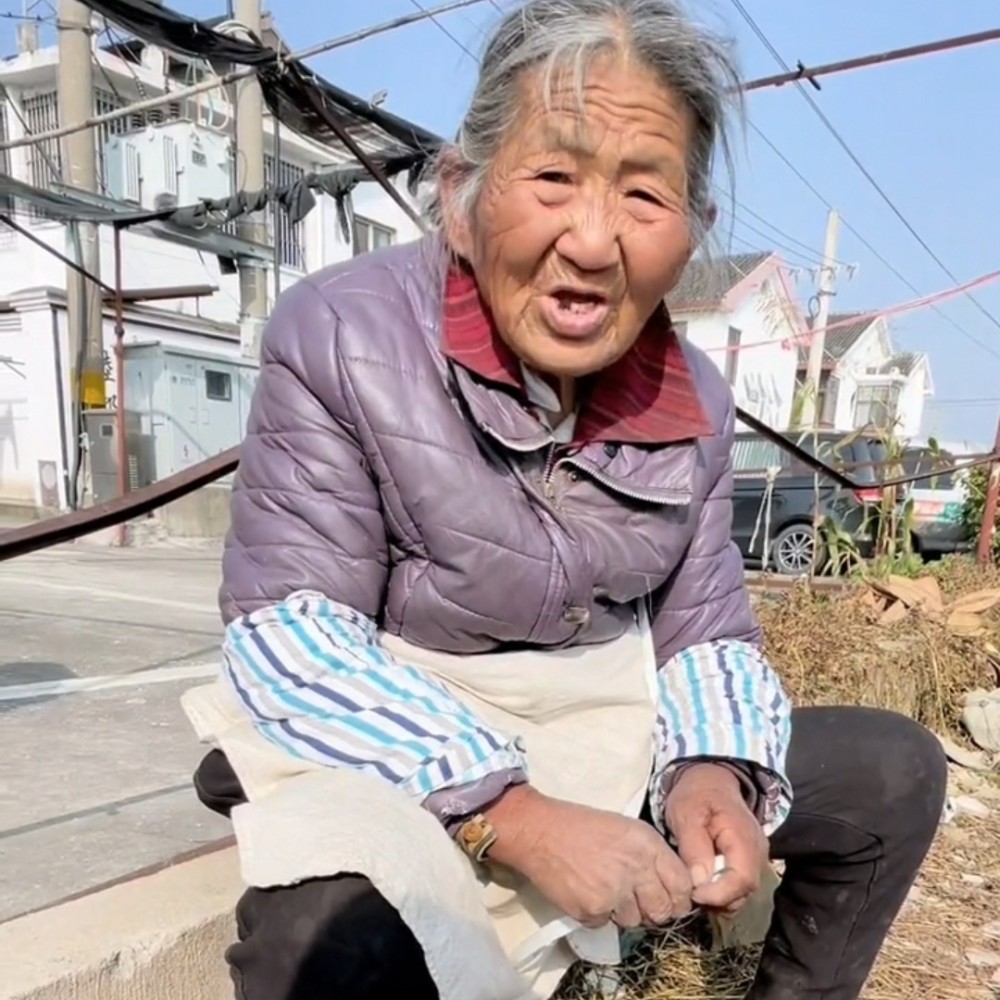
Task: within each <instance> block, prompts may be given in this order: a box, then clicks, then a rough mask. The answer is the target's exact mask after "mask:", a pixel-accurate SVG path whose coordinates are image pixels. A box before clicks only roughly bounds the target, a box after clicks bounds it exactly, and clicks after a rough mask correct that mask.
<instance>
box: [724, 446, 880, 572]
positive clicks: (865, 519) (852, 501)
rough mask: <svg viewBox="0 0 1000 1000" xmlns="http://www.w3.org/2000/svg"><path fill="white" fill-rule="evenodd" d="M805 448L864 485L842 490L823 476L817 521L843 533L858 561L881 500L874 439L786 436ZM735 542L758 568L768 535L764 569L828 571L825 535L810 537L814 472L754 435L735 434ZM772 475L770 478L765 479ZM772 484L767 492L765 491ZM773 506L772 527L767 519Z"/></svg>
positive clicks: (868, 545) (867, 551) (868, 540)
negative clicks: (827, 521)
mask: <svg viewBox="0 0 1000 1000" xmlns="http://www.w3.org/2000/svg"><path fill="white" fill-rule="evenodd" d="M785 436H786V437H788V438H789V440H791V441H793V442H794V443H796V444H798V445H799V446H800V447H801V448H802V449H803V450H805V451H807V452H809V453H810V454H812V453H813V452H814V443H815V445H816V448H815V454H816V456H817V457H818V458H821V459H822V460H823V461H824V462H826V464H827V465H830V466H833V467H834V468H836V469H838V470H842V471H843V472H844V473H845V474H846V475H847V476H848V477H849V478H850V479H852V480H853V481H854V482H856V483H858V484H859V486H860V487H861V488H860V489H858V490H856V491H850V490H847V489H846V488H844V487H841V486H839V485H838V484H837V483H835V482H832V481H831V480H830V479H829V477H826V476H824V475H823V474H822V473H821V474H820V476H819V497H818V499H819V504H818V506H819V515H820V519H821V520H822V519H824V518H827V517H829V518H830V519H831V521H833V523H834V524H836V525H838V526H839V527H840V528H841V529H842V530H843V531H845V532H847V533H848V534H849V535H850V536H851V537H852V538H853V539H854V542H855V544H856V545H857V547H858V550H859V552H860V554H861V555H862V556H866V555H869V554H870V553H871V549H872V542H873V537H874V526H875V524H876V519H877V516H878V511H879V507H880V503H881V499H882V493H881V490H880V489H879V487H878V482H879V479H880V478H882V475H883V467H882V466H881V465H880V464H879V463H884V462H885V459H886V455H885V447H884V445H882V444H881V443H880V442H879V441H877V440H874V439H872V438H869V437H865V436H862V435H858V434H856V433H854V432H846V433H840V432H836V431H820V432H819V433H818V434H817V435H815V436H814V435H813V433H812V432H811V431H805V432H802V433H801V434H794V435H793V434H786V435H785ZM732 454H733V471H734V477H735V484H734V489H733V532H732V536H733V540H734V541H735V542H736V544H737V545H738V546H739V549H740V552H741V553H742V554H743V559H744V561H745V562H746V563H748V564H751V565H757V566H759V565H761V564H762V562H763V558H762V556H763V552H764V539H765V535H766V536H767V538H768V539H769V543H770V550H769V555H768V559H767V565H768V568H770V569H774V570H775V571H777V572H778V573H782V574H786V575H790V576H797V575H799V574H804V573H808V572H809V571H810V569H811V568H813V567H814V566H815V567H816V568H817V569H822V568H824V567H825V564H826V562H827V553H826V550H825V547H824V545H823V538H822V535H820V537H819V538H818V539H814V536H813V510H814V506H815V501H816V490H815V482H814V474H813V470H812V469H811V468H810V467H809V466H807V465H805V464H804V463H803V462H801V461H800V460H799V459H797V458H795V457H794V456H792V455H791V454H789V452H787V451H785V450H783V449H782V448H779V447H778V445H776V444H775V443H774V442H772V441H769V440H768V439H767V438H765V437H763V436H762V435H760V434H757V433H754V432H750V431H747V432H737V434H736V440H735V442H734V444H733V453H732ZM769 472H771V474H772V476H773V482H772V481H771V478H772V477H769ZM769 483H770V488H769ZM768 506H770V521H769V522H768V520H767V515H768Z"/></svg>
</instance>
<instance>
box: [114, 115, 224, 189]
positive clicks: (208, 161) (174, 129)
mask: <svg viewBox="0 0 1000 1000" xmlns="http://www.w3.org/2000/svg"><path fill="white" fill-rule="evenodd" d="M229 145H230V143H229V138H228V137H227V136H225V135H222V134H220V133H218V132H214V131H212V130H211V129H206V128H203V127H202V126H199V125H196V124H194V123H193V122H186V121H169V122H164V123H163V124H159V125H151V126H149V127H148V128H146V129H144V130H143V131H141V132H133V133H129V134H126V135H121V136H113V137H112V138H110V139H109V140H108V141H107V143H105V147H104V163H105V171H104V172H105V183H106V186H107V189H108V194H109V195H111V197H113V198H119V199H121V200H123V201H131V202H136V203H138V204H141V205H143V207H145V208H154V207H156V203H157V201H159V202H160V203H161V204H162V201H163V198H164V196H172V197H173V198H175V199H176V204H178V205H182V206H184V205H193V204H195V203H196V202H198V201H200V200H201V199H203V198H211V199H216V198H228V197H229V196H230V194H231V193H232V161H231V158H230V155H229Z"/></svg>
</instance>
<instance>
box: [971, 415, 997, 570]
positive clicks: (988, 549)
mask: <svg viewBox="0 0 1000 1000" xmlns="http://www.w3.org/2000/svg"><path fill="white" fill-rule="evenodd" d="M993 451H994V452H1000V421H998V422H997V434H996V438H995V439H994V441H993ZM998 497H1000V462H991V463H990V475H989V478H988V479H987V480H986V503H985V504H984V505H983V523H982V524H981V525H980V526H979V544H978V545H977V546H976V555H977V557H978V559H979V562H980V564H981V565H983V566H989V565H990V564H991V563H992V562H993V535H994V532H995V531H996V523H997V501H998Z"/></svg>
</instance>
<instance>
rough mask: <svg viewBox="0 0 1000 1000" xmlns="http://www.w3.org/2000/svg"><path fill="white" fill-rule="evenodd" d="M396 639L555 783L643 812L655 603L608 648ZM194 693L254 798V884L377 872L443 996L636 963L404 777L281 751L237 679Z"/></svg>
mask: <svg viewBox="0 0 1000 1000" xmlns="http://www.w3.org/2000/svg"><path fill="white" fill-rule="evenodd" d="M381 643H382V645H383V648H385V649H386V650H388V651H389V652H391V653H392V654H393V655H394V656H395V657H396V658H397V659H399V660H400V661H404V662H408V663H411V664H413V665H414V666H416V667H419V668H421V669H422V670H424V671H425V672H426V673H428V674H430V675H432V676H434V677H437V678H438V679H439V680H440V681H441V682H442V683H443V684H444V685H445V686H446V687H447V688H448V689H449V690H450V691H451V692H452V693H453V694H454V695H455V696H456V697H457V698H458V699H459V700H460V701H461V702H462V703H463V704H464V705H466V706H467V707H468V708H470V709H471V710H473V711H474V712H476V713H477V714H478V715H479V716H480V717H481V718H482V719H483V720H484V721H485V722H487V723H489V724H490V725H491V726H492V727H493V728H495V729H496V730H498V731H500V732H502V733H507V734H508V735H510V736H511V737H520V738H521V739H522V740H523V746H524V749H525V751H526V755H527V761H528V773H529V777H530V780H531V784H532V785H533V786H534V787H535V788H537V789H538V790H539V791H540V792H543V793H544V794H546V795H551V796H555V797H557V798H561V799H565V800H568V801H571V802H577V803H581V804H584V805H589V806H593V807H595V808H600V809H607V810H611V811H615V812H619V813H622V814H625V815H629V816H637V815H638V813H639V810H640V809H641V807H642V803H643V801H644V799H645V795H646V790H647V784H648V781H649V776H650V773H651V770H652V765H653V729H654V723H655V717H656V690H657V686H656V660H655V655H654V650H653V643H652V637H651V635H650V629H649V622H648V617H647V615H646V612H645V609H642V610H641V611H640V613H639V615H638V619H637V621H636V622H635V623H634V624H633V625H632V627H630V628H629V629H628V630H627V631H626V633H625V634H624V635H623V636H621V637H620V638H619V639H616V640H614V641H612V642H609V643H605V644H604V645H600V646H584V647H575V648H573V649H567V650H557V651H539V650H524V651H518V652H513V653H489V654H483V655H475V656H455V655H451V654H445V653H438V652H434V651H431V650H426V649H421V648H419V647H417V646H413V645H411V644H409V643H406V642H404V641H403V640H401V639H399V638H397V637H395V636H390V635H383V636H381ZM183 704H184V709H185V711H186V713H187V715H188V718H189V719H190V720H191V722H192V724H193V726H194V728H195V730H196V731H197V733H198V736H199V738H200V739H201V740H202V741H203V742H206V743H209V744H212V745H214V746H217V747H219V748H220V749H221V750H222V751H223V752H224V753H225V754H226V756H227V757H228V759H229V762H230V764H231V765H232V767H233V770H234V771H235V772H236V775H237V776H238V777H239V779H240V782H241V783H242V785H243V788H244V791H245V792H246V795H247V798H248V800H249V801H248V802H247V804H245V805H242V806H238V807H237V808H236V809H235V810H234V811H233V825H234V830H235V834H236V840H237V845H238V849H239V853H240V862H241V869H242V874H243V878H244V881H245V882H246V884H247V885H250V886H257V887H260V888H266V887H269V886H277V885H290V884H294V883H296V882H301V881H304V880H307V879H311V878H322V877H328V876H332V875H336V874H338V873H341V872H350V873H353V874H360V875H364V876H366V877H367V878H369V879H370V880H371V882H372V883H373V885H374V886H375V887H376V888H377V889H378V890H379V892H381V893H382V895H383V896H384V897H385V898H386V899H387V900H388V901H389V902H390V903H391V904H392V905H393V906H394V907H395V908H396V909H397V910H398V911H399V913H400V915H401V917H402V919H403V920H404V921H405V922H406V924H407V925H408V926H409V928H410V929H411V930H412V931H413V934H414V936H415V937H416V939H417V940H418V941H419V942H420V944H421V946H422V947H423V950H424V954H425V957H426V960H427V967H428V969H429V971H430V974H431V976H432V978H433V979H434V982H435V984H436V985H437V988H438V990H439V992H440V994H441V1000H540V998H547V997H550V996H551V995H552V993H553V992H554V991H555V989H556V987H557V986H558V984H559V981H560V979H561V978H562V977H563V975H564V974H565V973H566V971H567V970H568V969H569V967H570V966H571V965H572V964H573V962H574V961H575V960H576V959H577V958H578V957H579V958H586V959H588V960H590V961H593V962H596V963H599V964H607V965H612V964H615V963H617V962H618V961H619V960H620V955H619V950H618V932H617V928H616V927H614V926H613V925H611V924H608V925H606V926H605V927H603V928H599V929H597V930H588V929H586V928H583V927H581V926H580V925H579V924H577V923H576V922H575V921H573V920H572V919H570V918H569V917H567V916H565V915H564V914H562V913H560V912H559V911H558V910H557V909H556V908H555V907H554V906H552V905H551V904H550V903H549V902H548V901H547V900H545V899H544V898H542V897H541V896H540V894H538V893H537V892H536V891H535V890H534V889H533V887H532V886H531V885H530V884H528V883H527V882H526V881H525V880H523V879H520V878H519V877H516V876H513V875H512V874H511V873H507V872H505V873H504V874H503V875H500V874H499V873H497V872H492V871H491V870H490V869H489V868H486V869H480V868H478V867H477V866H474V865H473V864H472V863H471V862H470V861H469V860H468V859H467V858H466V857H465V855H464V854H462V852H461V851H460V850H459V848H458V847H456V846H455V844H454V843H453V842H452V841H451V838H450V837H448V835H447V833H446V832H445V831H444V829H443V828H442V827H441V825H440V823H438V821H437V820H436V819H435V818H434V817H433V816H431V815H430V814H429V813H428V812H427V811H426V810H424V809H423V808H421V807H420V805H419V804H418V802H417V801H416V800H414V799H412V798H410V797H409V796H407V795H406V794H404V793H403V792H401V791H399V790H398V789H396V788H394V787H393V786H391V785H389V784H388V783H386V782H384V781H381V780H380V779H378V778H376V777H373V776H369V775H363V774H359V773H358V772H355V771H349V770H344V769H338V768H327V767H323V766H321V765H318V764H312V763H310V762H308V761H302V760H299V759H297V758H294V757H292V756H291V755H290V754H288V753H286V752H284V751H283V750H281V749H279V748H278V747H276V746H274V745H273V744H272V743H270V742H269V741H268V740H267V739H265V738H264V737H262V736H260V735H259V734H258V733H257V732H256V730H255V729H254V728H253V725H252V723H251V721H250V718H249V716H248V714H247V713H246V711H245V710H244V709H243V707H242V705H241V704H240V703H239V702H238V701H237V699H236V697H235V695H234V694H232V693H231V690H230V688H229V687H228V686H227V685H226V684H225V683H223V682H221V681H218V682H216V683H214V684H211V685H207V686H203V687H199V688H196V689H194V690H192V691H189V692H187V693H186V694H185V695H184V698H183ZM494 875H495V876H496V877H497V878H503V879H504V880H505V881H504V884H500V882H498V881H491V880H490V878H491V877H492V876H494Z"/></svg>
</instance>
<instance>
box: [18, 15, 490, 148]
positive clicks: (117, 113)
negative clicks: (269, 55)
mask: <svg viewBox="0 0 1000 1000" xmlns="http://www.w3.org/2000/svg"><path fill="white" fill-rule="evenodd" d="M484 2H485V0H451V2H450V3H445V4H441V5H440V6H439V7H431V8H428V9H427V10H426V11H424V12H417V13H414V14H404V15H402V16H401V17H396V18H393V19H392V20H391V21H383V22H381V23H380V24H375V25H372V26H371V27H368V28H361V29H360V30H358V31H354V32H351V33H350V34H349V35H340V36H338V37H337V38H331V39H328V40H327V41H325V42H319V43H318V44H316V45H312V46H310V47H309V48H306V49H301V50H300V51H298V52H293V53H292V54H291V55H289V56H285V57H281V60H280V61H281V63H282V64H283V65H287V64H288V63H293V62H304V61H305V60H306V59H312V58H313V57H314V56H318V55H322V54H323V53H325V52H331V51H333V50H334V49H339V48H343V47H344V46H347V45H353V44H354V43H355V42H362V41H365V40H366V39H369V38H374V37H375V36H376V35H382V34H385V33H386V32H388V31H395V30H396V29H397V28H404V27H406V26H407V25H410V24H417V23H418V22H420V21H426V20H429V19H430V18H433V17H435V16H440V15H441V14H448V13H451V11H454V10H462V9H463V8H465V7H474V6H476V5H477V4H481V3H484ZM276 58H278V57H277V56H276ZM258 69H259V67H257V66H243V67H241V68H240V69H236V70H232V71H231V72H229V73H226V74H224V75H222V76H216V77H212V78H210V79H208V80H203V81H202V82H201V83H196V84H194V85H192V86H190V87H182V88H181V89H179V90H171V91H168V92H167V93H165V94H160V95H158V96H156V97H150V98H148V99H146V100H143V101H136V102H135V103H134V104H129V105H126V106H125V107H124V108H116V109H115V110H113V111H108V112H106V113H104V114H100V115H94V116H93V117H91V118H88V119H87V120H86V121H82V122H77V123H75V124H73V125H61V126H60V127H59V128H53V129H48V130H47V131H45V132H38V133H36V134H35V135H34V136H31V137H29V136H25V137H23V138H20V139H14V140H10V141H8V142H0V150H4V149H17V148H18V147H20V146H30V145H33V144H34V143H37V142H44V141H46V140H50V139H61V138H62V137H63V136H66V135H73V134H74V133H75V132H82V131H84V130H85V129H89V128H96V127H97V126H98V125H104V124H106V123H107V122H113V121H118V119H119V118H125V117H127V116H128V115H132V114H138V113H140V112H143V111H151V110H152V109H153V108H159V107H163V105H165V104H170V103H172V102H174V101H181V100H185V99H187V98H189V97H196V96H197V95H198V94H204V93H206V92H207V91H209V90H216V89H217V88H220V87H225V86H228V85H229V84H231V83H236V82H237V81H239V80H244V79H246V78H247V77H250V76H253V75H254V74H255V73H256V72H257V71H258Z"/></svg>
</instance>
